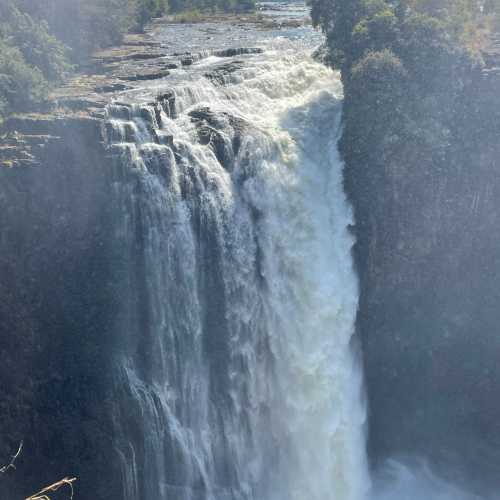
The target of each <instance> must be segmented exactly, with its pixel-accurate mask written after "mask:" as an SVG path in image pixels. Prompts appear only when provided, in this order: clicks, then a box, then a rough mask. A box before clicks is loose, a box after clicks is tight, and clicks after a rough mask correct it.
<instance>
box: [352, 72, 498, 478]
mask: <svg viewBox="0 0 500 500" xmlns="http://www.w3.org/2000/svg"><path fill="white" fill-rule="evenodd" d="M499 85H500V77H499V74H498V70H497V69H495V68H494V67H490V68H488V69H487V70H485V71H483V72H475V73H474V74H473V75H470V80H468V81H467V82H466V83H464V85H463V89H462V91H461V92H460V93H459V94H458V96H457V99H456V100H455V101H454V104H453V106H454V108H455V109H453V114H454V118H453V126H452V127H451V128H450V129H449V131H448V135H447V137H448V139H447V143H443V144H442V146H443V148H442V151H444V152H443V153H442V155H441V154H437V153H436V154H435V155H432V154H427V153H425V151H422V149H419V148H418V147H415V143H414V142H408V148H407V149H406V150H405V151H403V152H401V153H400V154H397V155H393V156H392V157H391V156H386V157H384V158H379V161H378V164H373V163H363V161H360V159H359V158H356V159H354V155H349V152H348V153H347V154H346V155H345V156H346V163H347V166H346V186H347V189H348V192H349V196H350V199H351V201H352V203H353V205H354V207H355V213H356V221H357V231H356V232H357V239H358V242H357V245H356V249H355V257H356V261H357V265H358V270H359V274H360V280H361V299H360V300H361V302H360V312H359V317H358V328H359V332H360V334H361V336H362V339H363V344H364V359H365V370H366V381H367V391H368V397H369V406H370V420H369V421H370V451H371V456H372V458H373V459H374V460H375V461H377V460H378V459H381V458H383V457H386V456H389V455H394V454H411V455H414V454H417V455H423V456H428V457H430V458H431V459H433V460H434V461H435V462H436V463H438V464H441V465H442V466H443V467H444V469H447V468H448V466H449V465H453V468H455V467H457V468H458V469H455V470H458V471H459V473H458V475H459V476H461V477H460V479H464V478H465V477H466V476H469V477H472V478H473V479H475V480H477V481H478V482H484V481H485V480H491V481H495V480H498V477H495V475H496V472H495V463H498V457H497V456H496V455H495V453H496V452H495V450H498V446H499V444H500V443H499V441H498V440H499V439H500V438H499V436H500V423H499V422H500V418H499V417H500V405H499V403H498V398H497V397H496V396H495V395H498V391H499V389H500V385H499V380H500V365H499V363H498V359H499V356H500V337H499V336H498V323H499V319H500V313H499V309H498V304H499V303H500V288H499V287H498V283H499V279H500V254H499V252H498V234H497V228H498V227H499V224H500V202H499V199H500V198H499V196H500V160H499V158H500V145H499V141H498V138H499V134H500V94H499V93H498V88H499ZM452 86H453V84H452V83H451V82H450V88H451V87H452ZM435 106H436V107H435V111H436V114H437V116H439V114H440V113H441V114H442V115H445V114H446V113H449V110H448V109H446V107H447V106H449V102H446V101H443V102H437V103H436V105H435ZM422 107H423V106H422ZM416 125H417V126H421V127H424V128H425V126H426V122H425V108H423V112H422V119H421V121H420V122H419V123H417V124H416ZM431 133H432V132H431ZM351 138H352V137H351V136H349V135H347V136H346V135H345V136H344V138H343V143H344V150H347V151H348V149H349V142H350V140H351ZM441 142H443V141H441ZM375 147H376V145H374V148H375Z"/></svg>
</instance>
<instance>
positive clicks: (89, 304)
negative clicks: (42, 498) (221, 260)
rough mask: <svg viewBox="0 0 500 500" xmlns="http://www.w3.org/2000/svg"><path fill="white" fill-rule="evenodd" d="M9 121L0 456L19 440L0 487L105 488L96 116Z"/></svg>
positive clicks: (6, 491)
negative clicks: (71, 484)
mask: <svg viewBox="0 0 500 500" xmlns="http://www.w3.org/2000/svg"><path fill="white" fill-rule="evenodd" d="M8 126H11V127H13V128H15V130H16V131H17V132H16V133H15V134H12V135H11V136H10V139H8V140H7V139H5V138H4V139H5V142H4V146H3V147H2V155H3V160H4V163H3V166H2V168H0V178H1V181H0V182H1V185H2V189H1V192H0V206H1V210H0V221H1V222H0V226H1V236H0V247H1V256H0V266H1V271H0V273H1V280H0V294H1V297H2V299H1V303H0V317H1V321H0V353H1V354H0V355H1V359H2V363H1V365H0V379H1V380H2V385H1V387H0V401H1V405H2V422H1V433H0V436H1V437H0V456H1V459H0V461H1V462H8V460H9V456H10V455H11V454H13V453H14V452H15V451H16V450H17V447H18V445H19V442H20V441H21V440H24V447H23V450H22V454H21V455H20V457H19V458H18V459H17V461H16V467H17V468H16V470H12V469H11V470H9V471H8V472H7V473H5V474H4V475H3V477H2V478H1V479H2V480H1V481H0V497H1V498H3V499H6V500H7V499H10V498H24V497H26V496H28V495H29V494H32V493H34V492H35V491H38V490H39V489H40V488H41V487H43V486H45V485H48V484H51V483H53V482H55V481H57V480H59V479H62V478H63V477H65V476H71V475H74V474H77V475H78V476H79V481H80V485H79V488H83V490H84V491H85V490H90V489H91V488H92V489H93V490H95V498H104V496H99V495H100V494H101V493H102V494H103V493H104V490H103V489H101V488H102V487H104V486H105V485H103V481H102V476H101V475H100V471H102V470H108V469H109V467H108V466H107V465H105V464H106V463H107V460H108V459H109V452H110V449H111V444H110V440H111V435H110V428H109V425H108V424H109V419H108V416H107V413H106V412H107V408H106V407H107V405H108V401H107V399H106V390H107V389H106V388H107V387H108V386H109V382H108V378H109V366H110V363H109V350H110V345H111V344H113V343H114V339H113V337H112V334H113V332H114V331H115V325H113V321H114V320H113V318H114V317H115V314H114V313H115V312H116V304H117V301H118V300H119V299H118V293H119V290H118V287H117V281H116V279H115V278H116V276H115V275H114V274H113V273H115V271H113V272H112V271H111V267H110V264H111V262H112V260H113V259H112V253H113V251H114V250H113V242H112V241H110V238H109V233H110V229H111V227H112V221H111V218H110V217H109V214H110V206H111V204H112V193H110V191H109V182H108V177H109V175H110V169H109V167H108V166H107V164H106V159H105V151H104V148H103V147H102V146H101V145H102V135H101V125H100V121H99V120H97V119H93V118H90V117H88V118H81V119H80V118H77V117H72V118H70V117H68V118H61V119H57V118H54V119H52V120H49V121H44V120H38V119H37V118H36V117H33V118H32V119H23V120H18V121H17V122H16V121H15V120H13V121H11V122H10V124H8ZM42 134H43V135H42ZM35 158H36V159H35ZM9 167H10V168H9ZM115 274H116V273H115ZM82 411H83V413H82ZM108 481H109V478H108ZM91 485H92V486H91ZM110 491H112V489H111V488H110ZM112 496H113V495H111V497H112ZM82 498H85V496H83V497H82Z"/></svg>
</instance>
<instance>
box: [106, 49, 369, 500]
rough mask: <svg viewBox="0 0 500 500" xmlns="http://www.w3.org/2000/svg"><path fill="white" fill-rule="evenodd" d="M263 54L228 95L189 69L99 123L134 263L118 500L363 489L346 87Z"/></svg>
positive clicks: (307, 67)
mask: <svg viewBox="0 0 500 500" xmlns="http://www.w3.org/2000/svg"><path fill="white" fill-rule="evenodd" d="M265 49H266V50H265V53H264V54H261V55H253V56H250V57H246V58H245V63H244V65H243V66H242V67H240V68H238V69H237V70H236V71H233V72H231V73H230V74H227V75H226V76H225V77H224V80H225V81H224V84H221V82H220V81H218V82H216V81H213V80H211V79H210V78H207V77H204V76H203V74H202V73H200V72H199V71H198V72H192V73H191V74H190V76H186V81H185V82H183V83H182V84H179V85H177V86H176V87H174V88H173V89H172V90H173V95H174V98H172V99H171V102H170V105H169V106H170V107H169V109H168V110H167V109H166V106H165V105H163V106H159V105H158V104H157V103H156V104H155V103H152V104H136V105H129V104H119V103H116V104H114V105H112V106H110V107H109V108H108V116H109V120H108V142H109V149H110V151H111V153H112V156H113V157H114V159H115V162H114V163H115V166H116V169H115V174H114V175H115V183H114V186H115V189H116V191H117V193H118V196H119V199H120V206H121V213H122V219H123V220H122V223H121V225H120V229H119V231H117V234H116V241H117V245H123V247H124V248H126V252H127V255H129V257H130V261H131V262H133V263H134V264H133V265H131V266H129V267H130V269H128V271H127V273H129V276H128V282H129V284H130V286H129V288H130V291H129V295H130V297H129V302H128V304H129V306H128V311H127V315H126V318H127V319H126V320H125V321H124V325H123V331H124V332H126V333H124V347H123V349H122V352H120V353H119V355H117V366H118V370H117V373H118V375H117V380H116V387H117V389H116V391H117V392H119V393H120V394H121V398H119V399H120V401H121V403H119V404H118V403H117V408H116V409H115V412H116V429H115V432H116V436H117V438H116V442H117V443H118V444H117V450H116V452H117V456H118V457H119V458H120V461H121V464H122V473H123V485H124V491H123V497H124V498H125V499H126V500H139V499H140V500H167V499H169V500H170V499H173V500H184V499H185V500H201V499H210V500H226V499H227V500H229V499H231V500H232V499H235V500H236V499H238V500H240V499H241V500H362V499H363V498H365V496H366V494H367V492H368V490H369V487H370V481H369V476H368V468H367V464H366V454H365V436H364V424H365V418H366V411H365V407H364V402H363V394H362V374H361V369H360V367H359V366H358V363H357V359H356V356H355V354H354V350H353V346H352V337H353V334H354V322H355V315H356V310H357V300H358V288H357V279H356V275H355V272H354V270H353V263H352V258H351V247H352V245H353V238H352V236H351V234H350V233H349V225H350V224H352V222H353V221H352V213H351V209H350V207H349V205H348V203H347V202H346V198H345V195H344V192H343V182H342V168H343V165H342V162H341V161H340V159H339V155H338V152H337V148H336V139H337V137H338V135H339V132H340V115H341V97H342V95H341V94H342V87H341V84H340V80H339V77H338V76H337V75H336V74H335V73H333V72H332V71H330V70H328V69H326V68H325V67H324V66H323V65H321V64H320V63H317V62H315V61H313V59H312V58H311V57H310V52H311V50H310V48H308V47H301V46H300V43H299V42H290V41H285V40H279V39H278V40H275V41H274V42H273V43H272V44H269V45H268V46H267V47H265ZM217 62H218V61H217V58H213V57H209V58H208V59H206V60H205V61H202V62H200V63H199V65H198V66H199V67H203V68H205V69H206V71H207V72H208V71H209V70H210V68H212V67H213V66H214V65H216V64H217ZM186 75H188V74H186ZM159 90H161V89H159ZM148 92H151V89H149V90H148ZM173 100H175V112H173V111H172V102H173ZM160 101H161V100H159V101H158V102H160Z"/></svg>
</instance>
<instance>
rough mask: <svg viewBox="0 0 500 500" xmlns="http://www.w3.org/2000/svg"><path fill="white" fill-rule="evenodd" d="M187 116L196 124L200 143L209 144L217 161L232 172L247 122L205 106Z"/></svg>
mask: <svg viewBox="0 0 500 500" xmlns="http://www.w3.org/2000/svg"><path fill="white" fill-rule="evenodd" d="M189 116H190V117H191V121H192V122H193V123H194V124H195V126H196V131H197V133H198V140H199V141H200V144H203V145H205V146H209V147H210V148H211V149H212V151H213V153H214V154H215V156H216V158H217V160H218V161H219V163H220V164H221V165H222V166H223V167H224V168H225V169H226V170H227V171H228V172H232V171H233V169H234V163H235V159H236V157H237V156H238V153H239V150H240V146H241V142H242V136H243V135H244V134H245V132H246V130H247V129H248V124H247V123H246V122H245V121H244V120H242V119H241V118H238V117H236V116H233V115H230V114H228V113H223V112H222V113H216V112H214V111H212V110H210V109H209V108H205V107H204V108H198V109H195V110H193V111H191V112H190V113H189Z"/></svg>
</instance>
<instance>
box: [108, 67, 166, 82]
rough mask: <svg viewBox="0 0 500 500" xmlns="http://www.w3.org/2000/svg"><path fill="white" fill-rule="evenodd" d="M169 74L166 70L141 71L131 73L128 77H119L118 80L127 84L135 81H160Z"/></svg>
mask: <svg viewBox="0 0 500 500" xmlns="http://www.w3.org/2000/svg"><path fill="white" fill-rule="evenodd" d="M169 74H170V71H167V70H160V71H158V70H147V69H146V70H143V71H139V72H137V73H133V74H130V75H121V76H119V77H118V78H119V79H120V80H126V81H129V82H136V81H145V80H160V79H161V78H165V77H166V76H168V75H169Z"/></svg>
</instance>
